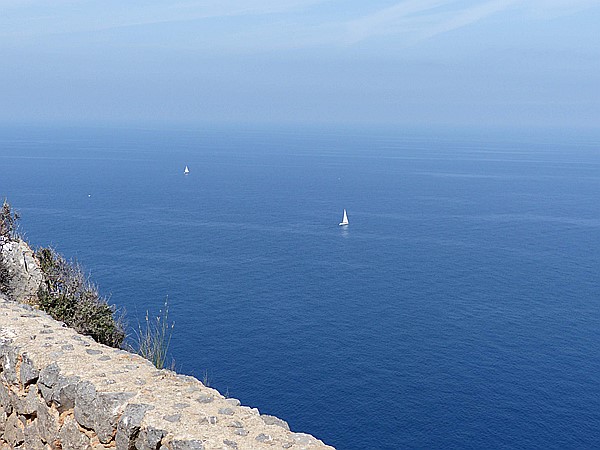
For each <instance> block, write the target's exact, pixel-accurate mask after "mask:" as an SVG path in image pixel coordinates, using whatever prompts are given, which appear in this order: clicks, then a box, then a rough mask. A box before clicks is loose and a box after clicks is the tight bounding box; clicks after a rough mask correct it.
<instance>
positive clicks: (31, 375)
mask: <svg viewBox="0 0 600 450" xmlns="http://www.w3.org/2000/svg"><path fill="white" fill-rule="evenodd" d="M19 372H20V378H21V385H22V386H23V387H25V386H29V385H30V384H32V383H35V382H36V381H37V379H38V377H39V375H40V371H39V370H37V369H36V368H35V365H34V364H33V361H32V360H31V359H29V357H28V356H27V355H25V354H24V355H23V359H22V361H21V369H20V371H19Z"/></svg>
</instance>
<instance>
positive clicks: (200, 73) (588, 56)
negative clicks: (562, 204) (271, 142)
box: [0, 0, 600, 126]
mask: <svg viewBox="0 0 600 450" xmlns="http://www.w3.org/2000/svg"><path fill="white" fill-rule="evenodd" d="M0 106H1V107H0V121H3V122H7V121H10V122H14V121H17V122H18V121H25V122H27V121H36V122H40V121H42V122H43V121H48V122H55V121H73V122H81V121H84V122H85V121H89V122H94V121H110V122H119V121H138V120H141V121H143V120H152V121H175V122H178V121H182V122H250V123H254V122H291V123H295V122H298V123H302V122H308V123H365V124H369V123H386V124H387V123H390V124H401V125H425V126H427V125H430V124H446V125H525V126H527V125H563V126H574V125H583V126H596V125H598V124H600V0H480V1H473V0H404V1H398V0H396V1H384V0H370V1H364V0H362V1H355V0H344V1H339V0H330V1H325V0H324V1H319V0H239V1H236V0H205V1H193V0H188V1H170V2H165V1H160V2H159V1H155V0H130V1H123V0H118V1H115V0H103V1H92V0H78V1H70V0H51V1H50V0H0Z"/></svg>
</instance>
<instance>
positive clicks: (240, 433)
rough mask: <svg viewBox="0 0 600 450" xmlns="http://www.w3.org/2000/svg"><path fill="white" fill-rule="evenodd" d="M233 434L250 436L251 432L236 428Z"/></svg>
mask: <svg viewBox="0 0 600 450" xmlns="http://www.w3.org/2000/svg"><path fill="white" fill-rule="evenodd" d="M233 433H234V434H237V435H238V436H248V433H249V431H248V430H244V429H243V428H236V429H235V430H233Z"/></svg>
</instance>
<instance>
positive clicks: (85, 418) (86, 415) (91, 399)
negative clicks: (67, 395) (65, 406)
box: [74, 381, 96, 429]
mask: <svg viewBox="0 0 600 450" xmlns="http://www.w3.org/2000/svg"><path fill="white" fill-rule="evenodd" d="M95 403H96V388H95V387H94V385H93V384H92V383H90V382H89V381H84V382H82V383H79V384H78V385H77V390H76V392H75V409H74V413H75V420H77V422H78V423H79V425H81V426H82V427H85V428H89V429H93V428H94V417H95V409H96V405H95Z"/></svg>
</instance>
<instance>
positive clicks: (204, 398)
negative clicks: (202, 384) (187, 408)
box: [196, 392, 215, 403]
mask: <svg viewBox="0 0 600 450" xmlns="http://www.w3.org/2000/svg"><path fill="white" fill-rule="evenodd" d="M214 399H215V398H214V396H213V395H212V394H208V393H206V392H201V393H200V395H199V396H198V398H197V399H196V400H197V401H198V402H199V403H210V402H212V401H213V400H214Z"/></svg>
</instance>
